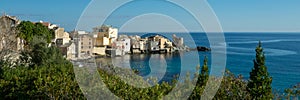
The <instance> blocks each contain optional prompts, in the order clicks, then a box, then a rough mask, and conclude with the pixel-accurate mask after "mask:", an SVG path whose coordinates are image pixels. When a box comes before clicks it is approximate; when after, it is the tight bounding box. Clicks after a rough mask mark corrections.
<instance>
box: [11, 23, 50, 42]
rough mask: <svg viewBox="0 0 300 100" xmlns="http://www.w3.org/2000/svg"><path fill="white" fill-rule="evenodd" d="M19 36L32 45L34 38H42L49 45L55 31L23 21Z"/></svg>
mask: <svg viewBox="0 0 300 100" xmlns="http://www.w3.org/2000/svg"><path fill="white" fill-rule="evenodd" d="M17 29H18V36H19V37H20V38H22V39H24V40H25V41H26V42H27V43H30V42H31V41H32V40H33V38H34V37H40V38H43V39H45V40H46V42H47V43H50V42H51V39H53V38H54V31H53V30H50V29H48V28H47V27H46V26H44V25H43V24H41V23H35V24H34V23H32V22H30V21H22V22H21V23H20V24H19V25H18V26H17Z"/></svg>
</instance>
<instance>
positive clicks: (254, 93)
mask: <svg viewBox="0 0 300 100" xmlns="http://www.w3.org/2000/svg"><path fill="white" fill-rule="evenodd" d="M255 51H256V59H255V60H254V61H253V62H254V68H253V69H252V71H251V72H250V80H249V82H248V85H247V87H248V91H249V93H250V94H251V98H252V99H268V100H269V99H272V98H273V94H272V87H271V83H272V77H270V76H269V73H268V71H267V66H266V65H265V55H264V52H263V48H262V46H261V42H259V44H258V46H257V47H256V50H255Z"/></svg>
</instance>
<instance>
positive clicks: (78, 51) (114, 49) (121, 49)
mask: <svg viewBox="0 0 300 100" xmlns="http://www.w3.org/2000/svg"><path fill="white" fill-rule="evenodd" d="M0 20H1V21H10V22H12V23H11V24H12V26H17V25H18V24H20V22H21V20H19V19H17V17H15V16H9V15H3V16H1V18H0ZM32 23H41V24H42V25H44V26H46V27H47V28H48V29H52V30H54V32H55V37H54V39H52V41H51V43H50V44H49V46H51V45H52V46H53V45H56V46H57V47H58V48H59V49H60V50H61V52H62V53H63V55H64V56H65V57H66V59H69V60H80V59H88V58H91V57H115V56H123V55H126V54H150V53H173V52H181V51H189V50H190V48H189V47H187V46H186V45H184V39H183V38H182V37H177V36H176V35H174V34H173V36H172V40H170V39H168V38H167V37H165V36H163V35H160V34H156V33H151V34H146V35H144V36H138V35H132V36H129V35H120V34H119V30H118V29H117V28H115V27H113V26H110V25H101V26H97V27H94V28H93V31H92V32H86V31H80V30H74V31H71V32H66V30H65V29H64V28H63V27H60V26H58V25H55V24H51V23H50V22H43V21H39V22H32ZM10 36H11V37H6V38H15V39H14V40H16V42H15V45H16V47H15V49H16V51H18V50H22V49H23V48H24V47H23V46H24V40H22V39H20V38H19V37H16V36H15V34H11V35H10ZM13 36H14V37H13ZM3 38H5V37H3ZM1 40H2V41H0V50H1V49H2V48H3V47H4V46H5V45H6V44H5V43H6V41H5V39H1ZM199 49H201V48H199ZM202 49H203V48H202Z"/></svg>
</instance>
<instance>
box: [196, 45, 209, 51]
mask: <svg viewBox="0 0 300 100" xmlns="http://www.w3.org/2000/svg"><path fill="white" fill-rule="evenodd" d="M197 50H198V51H211V49H210V48H208V47H203V46H197Z"/></svg>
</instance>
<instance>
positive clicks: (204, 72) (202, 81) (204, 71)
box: [197, 56, 209, 86]
mask: <svg viewBox="0 0 300 100" xmlns="http://www.w3.org/2000/svg"><path fill="white" fill-rule="evenodd" d="M207 59H208V58H207V57H206V56H205V58H204V63H203V66H202V67H201V73H200V75H199V77H198V78H199V79H198V82H197V84H199V86H205V85H206V82H207V80H208V78H209V70H208V66H207Z"/></svg>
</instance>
